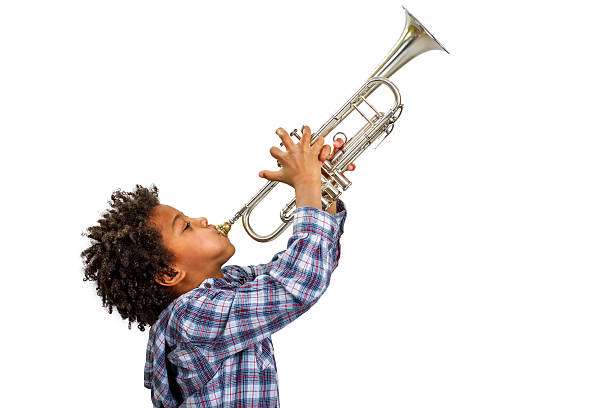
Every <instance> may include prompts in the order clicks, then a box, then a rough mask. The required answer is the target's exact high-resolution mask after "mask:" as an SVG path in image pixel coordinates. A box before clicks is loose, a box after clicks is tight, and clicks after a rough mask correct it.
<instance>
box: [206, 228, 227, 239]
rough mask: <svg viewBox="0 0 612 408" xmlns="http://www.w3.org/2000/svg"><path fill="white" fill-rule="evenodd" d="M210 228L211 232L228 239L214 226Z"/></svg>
mask: <svg viewBox="0 0 612 408" xmlns="http://www.w3.org/2000/svg"><path fill="white" fill-rule="evenodd" d="M208 228H210V229H211V230H213V231H214V232H216V233H217V234H218V235H221V236H222V237H225V238H227V237H226V236H225V235H223V234H222V233H220V232H219V231H217V228H215V226H214V225H209V226H208Z"/></svg>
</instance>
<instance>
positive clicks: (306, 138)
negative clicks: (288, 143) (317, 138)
mask: <svg viewBox="0 0 612 408" xmlns="http://www.w3.org/2000/svg"><path fill="white" fill-rule="evenodd" d="M311 140H312V134H311V133H310V126H307V125H304V126H302V137H301V138H300V142H301V143H302V144H303V145H304V146H308V147H310V142H311Z"/></svg>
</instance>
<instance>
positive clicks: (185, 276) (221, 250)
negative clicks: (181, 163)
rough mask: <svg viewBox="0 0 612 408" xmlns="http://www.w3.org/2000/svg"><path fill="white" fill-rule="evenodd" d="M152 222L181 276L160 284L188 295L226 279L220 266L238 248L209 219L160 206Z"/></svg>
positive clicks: (154, 209)
mask: <svg viewBox="0 0 612 408" xmlns="http://www.w3.org/2000/svg"><path fill="white" fill-rule="evenodd" d="M149 219H150V221H151V223H152V224H153V225H154V226H155V227H156V228H157V229H158V230H159V232H160V233H161V235H162V243H163V245H164V246H165V247H166V248H167V249H169V250H170V251H171V252H172V253H173V254H174V256H175V263H174V264H173V265H172V266H173V268H174V269H176V270H177V271H179V275H180V276H177V277H175V278H172V279H166V280H165V282H160V281H158V283H160V284H162V285H164V284H165V286H175V288H173V289H174V290H175V291H176V292H178V293H186V292H188V291H189V290H192V289H195V288H197V287H198V286H199V285H200V284H201V283H202V281H203V280H204V279H207V278H210V277H218V278H223V273H222V271H221V266H222V265H223V264H224V263H225V262H227V260H228V259H229V258H231V257H232V255H234V253H235V252H236V248H235V247H234V245H233V244H232V243H231V242H230V240H229V238H228V237H226V236H224V235H221V234H219V233H218V232H217V230H216V229H215V226H214V225H213V224H209V223H208V220H207V219H206V217H200V218H190V217H187V216H186V215H185V214H183V213H182V212H181V211H179V210H177V209H176V208H174V207H171V206H169V205H165V204H159V205H157V206H155V207H154V208H153V210H152V211H151V215H150V217H149ZM174 281H176V282H174Z"/></svg>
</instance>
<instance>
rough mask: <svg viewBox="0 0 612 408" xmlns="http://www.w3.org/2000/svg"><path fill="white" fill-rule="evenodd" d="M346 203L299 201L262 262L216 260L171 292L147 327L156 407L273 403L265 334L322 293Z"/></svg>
mask: <svg viewBox="0 0 612 408" xmlns="http://www.w3.org/2000/svg"><path fill="white" fill-rule="evenodd" d="M345 219H346V211H345V207H344V203H343V202H342V201H341V200H340V199H338V200H337V214H334V215H332V214H329V213H327V212H325V211H323V210H320V209H318V208H314V207H298V208H297V209H296V210H295V217H294V221H293V235H292V236H291V237H290V238H289V241H288V243H287V249H286V250H284V251H281V252H278V253H277V254H275V255H274V257H273V258H272V260H271V261H270V262H269V263H267V264H260V265H252V266H248V267H246V268H243V267H240V266H237V265H230V266H225V267H223V268H222V270H223V275H224V277H225V279H219V278H209V279H205V280H204V281H203V282H202V283H201V284H200V286H199V287H197V288H196V289H193V290H191V291H189V292H187V293H185V294H183V295H181V296H180V297H178V298H177V299H176V300H174V301H173V302H172V303H171V304H170V305H168V307H166V308H165V309H164V310H163V312H162V313H161V314H160V316H159V318H158V319H157V321H156V322H155V324H154V325H153V326H152V327H151V329H150V331H149V341H148V345H147V354H146V363H145V376H144V380H145V381H144V385H145V387H146V388H150V389H151V400H152V401H153V405H154V406H155V407H165V408H167V407H178V406H179V405H180V406H181V407H253V408H254V407H278V406H279V397H278V380H277V373H276V360H275V359H274V349H273V347H272V340H271V338H270V336H271V335H272V333H274V332H276V331H278V330H280V329H282V328H283V327H284V326H286V325H287V324H289V323H290V322H292V321H293V320H295V319H297V318H298V317H299V316H301V315H302V314H303V313H304V312H305V311H307V310H308V309H309V308H310V307H312V306H313V305H314V304H315V303H316V302H317V300H318V299H319V298H320V297H321V295H323V293H325V290H326V289H327V287H328V286H329V282H330V278H331V274H332V272H333V271H334V269H336V266H337V265H338V260H339V258H340V236H341V235H342V233H343V232H344V220H345Z"/></svg>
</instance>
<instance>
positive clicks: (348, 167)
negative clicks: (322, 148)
mask: <svg viewBox="0 0 612 408" xmlns="http://www.w3.org/2000/svg"><path fill="white" fill-rule="evenodd" d="M356 167H357V166H355V163H351V164H349V165H348V166H347V167H346V170H347V171H353V170H355V168H356Z"/></svg>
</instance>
